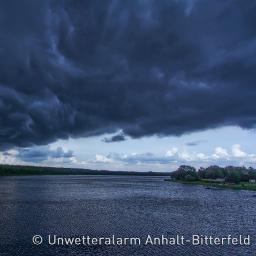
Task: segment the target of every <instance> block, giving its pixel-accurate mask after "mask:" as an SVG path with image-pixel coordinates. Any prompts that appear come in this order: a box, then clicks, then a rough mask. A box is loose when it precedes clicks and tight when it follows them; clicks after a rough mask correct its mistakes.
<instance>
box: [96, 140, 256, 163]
mask: <svg viewBox="0 0 256 256" xmlns="http://www.w3.org/2000/svg"><path fill="white" fill-rule="evenodd" d="M93 162H94V163H109V164H115V163H118V164H123V165H151V166H154V165H166V166H171V165H172V164H175V165H176V166H178V165H181V164H184V163H186V164H190V165H195V166H198V167H199V166H209V165H216V164H218V165H221V166H226V165H239V166H241V165H246V166H249V165H252V164H255V163H256V154H254V153H246V152H244V151H242V149H241V146H240V145H239V144H234V145H233V146H232V147H231V149H230V150H228V149H225V148H223V147H216V148H215V149H214V150H213V153H212V154H205V153H202V152H195V151H192V152H191V151H187V150H181V149H179V148H177V147H173V148H171V149H169V150H168V151H167V152H166V153H165V154H163V155H155V154H153V153H150V152H147V153H132V154H117V153H115V154H108V155H106V156H105V155H96V156H95V160H93Z"/></svg>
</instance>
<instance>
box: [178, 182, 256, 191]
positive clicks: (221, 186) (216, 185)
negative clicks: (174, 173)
mask: <svg viewBox="0 0 256 256" xmlns="http://www.w3.org/2000/svg"><path fill="white" fill-rule="evenodd" d="M173 182H178V183H182V184H187V185H203V186H205V187H206V188H210V187H213V188H219V189H235V190H251V191H256V184H255V183H249V182H241V183H239V184H230V183H220V182H212V181H211V182H209V181H203V180H198V181H183V180H176V181H173Z"/></svg>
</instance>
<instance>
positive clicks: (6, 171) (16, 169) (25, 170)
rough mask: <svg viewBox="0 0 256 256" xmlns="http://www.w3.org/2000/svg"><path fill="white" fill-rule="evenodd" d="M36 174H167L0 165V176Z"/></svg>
mask: <svg viewBox="0 0 256 256" xmlns="http://www.w3.org/2000/svg"><path fill="white" fill-rule="evenodd" d="M38 175H105V176H107V175H121V176H169V175H170V173H164V172H150V171H149V172H135V171H133V172H130V171H127V172H126V171H108V170H91V169H79V168H59V167H41V166H21V165H0V177H3V176H38Z"/></svg>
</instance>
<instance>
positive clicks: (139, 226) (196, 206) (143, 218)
mask: <svg viewBox="0 0 256 256" xmlns="http://www.w3.org/2000/svg"><path fill="white" fill-rule="evenodd" d="M255 194H256V192H251V191H233V190H211V189H205V187H203V186H193V185H182V184H178V183H173V182H166V181H164V177H138V176H23V177H22V176H21V177H1V178H0V255H1V256H16V255H17V256H22V255H24V256H30V255H31V256H35V255H36V256H40V255H43V256H47V255H54V256H58V255H65V256H66V255H67V256H70V255H75V256H80V255H111V256H114V255H125V256H126V255H127V256H132V255H145V256H146V255H147V256H150V255H159V256H165V255H166V256H167V255H168V256H170V255H174V256H176V255H178V256H179V255H188V256H191V255H207V256H211V255H233V256H235V255H241V256H245V255H254V254H253V253H255V251H256V240H255V239H256V237H255V230H256V197H254V196H255ZM195 234H198V235H202V236H210V235H212V236H214V237H224V236H228V235H229V234H230V235H232V236H239V235H242V236H248V235H250V237H251V245H227V244H226V245H208V246H207V245H198V246H196V245H192V244H190V243H188V244H185V245H145V244H143V243H142V244H140V245H138V244H137V245H106V244H101V245H83V244H82V245H74V244H73V245H49V244H48V243H47V241H48V240H47V239H48V236H49V235H56V236H58V237H62V238H63V237H69V238H72V237H73V238H79V237H80V238H81V237H82V236H83V235H84V236H90V237H96V238H97V237H111V236H113V235H114V236H115V237H120V238H124V237H127V238H132V237H138V238H140V239H141V241H142V242H144V241H145V239H146V237H147V236H148V235H150V236H152V237H160V236H164V237H175V236H177V235H180V236H184V237H185V238H191V237H192V236H193V235H195ZM35 235H40V236H41V237H42V244H40V245H34V244H33V243H32V238H33V236H35Z"/></svg>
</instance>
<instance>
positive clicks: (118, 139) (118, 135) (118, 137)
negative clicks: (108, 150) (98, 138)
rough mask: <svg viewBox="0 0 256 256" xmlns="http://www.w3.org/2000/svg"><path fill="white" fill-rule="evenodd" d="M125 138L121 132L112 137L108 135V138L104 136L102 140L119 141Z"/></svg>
mask: <svg viewBox="0 0 256 256" xmlns="http://www.w3.org/2000/svg"><path fill="white" fill-rule="evenodd" d="M125 140H126V138H125V136H124V135H123V134H117V135H114V136H112V137H108V138H104V139H103V141H104V142H107V143H108V142H119V141H125Z"/></svg>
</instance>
